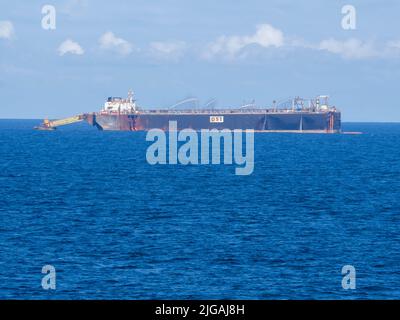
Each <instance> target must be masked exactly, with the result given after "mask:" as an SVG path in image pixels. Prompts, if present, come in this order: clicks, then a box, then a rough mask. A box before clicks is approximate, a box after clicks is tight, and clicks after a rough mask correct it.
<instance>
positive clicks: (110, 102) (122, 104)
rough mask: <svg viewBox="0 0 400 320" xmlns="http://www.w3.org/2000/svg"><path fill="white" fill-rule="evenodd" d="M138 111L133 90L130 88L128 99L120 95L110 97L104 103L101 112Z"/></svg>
mask: <svg viewBox="0 0 400 320" xmlns="http://www.w3.org/2000/svg"><path fill="white" fill-rule="evenodd" d="M135 112H137V107H136V101H135V100H134V99H133V92H132V90H129V92H128V97H127V98H126V99H123V98H120V97H109V98H108V99H107V101H106V102H105V103H104V107H103V109H102V110H101V113H135Z"/></svg>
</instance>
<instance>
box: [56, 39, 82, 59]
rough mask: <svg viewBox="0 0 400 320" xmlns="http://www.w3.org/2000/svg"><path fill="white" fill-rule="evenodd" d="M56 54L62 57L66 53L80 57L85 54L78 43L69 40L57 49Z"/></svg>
mask: <svg viewBox="0 0 400 320" xmlns="http://www.w3.org/2000/svg"><path fill="white" fill-rule="evenodd" d="M58 53H59V54H60V56H63V55H64V54H66V53H70V54H77V55H82V54H84V53H85V51H84V50H83V49H82V47H81V46H80V45H79V43H77V42H75V41H72V40H71V39H67V40H65V41H64V42H63V43H61V44H60V46H59V47H58Z"/></svg>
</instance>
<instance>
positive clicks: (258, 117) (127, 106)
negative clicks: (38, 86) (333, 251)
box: [36, 90, 341, 133]
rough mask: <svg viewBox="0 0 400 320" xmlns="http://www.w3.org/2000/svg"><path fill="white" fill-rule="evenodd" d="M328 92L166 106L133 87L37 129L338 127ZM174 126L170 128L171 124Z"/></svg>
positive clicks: (289, 129)
mask: <svg viewBox="0 0 400 320" xmlns="http://www.w3.org/2000/svg"><path fill="white" fill-rule="evenodd" d="M328 100H329V97H328V96H327V95H319V96H317V97H315V98H311V99H305V98H300V97H296V98H293V99H290V100H288V101H286V102H285V103H277V102H275V101H274V102H273V104H272V106H270V107H257V106H256V105H255V104H254V103H250V104H245V105H242V106H240V107H233V108H232V107H230V108H215V107H203V108H194V107H184V108H182V107H180V108H177V107H175V106H174V107H172V108H168V109H161V108H158V109H149V108H141V107H139V106H138V105H137V103H136V99H134V96H133V92H132V91H131V90H130V91H129V92H128V96H127V98H121V97H108V98H107V100H106V102H105V103H104V106H103V107H102V108H101V110H100V111H98V112H91V113H84V114H81V115H77V116H74V117H70V118H66V119H61V120H53V121H50V120H47V119H46V120H44V122H43V123H42V124H41V125H40V126H38V127H36V129H39V130H54V129H56V128H57V127H58V126H62V125H66V124H71V123H75V122H79V121H86V122H87V123H88V124H90V125H91V126H94V127H96V128H97V129H99V130H113V131H148V130H151V129H161V130H164V131H168V130H170V126H169V124H170V123H171V122H176V126H175V127H176V129H177V130H182V129H193V130H196V131H200V130H202V129H209V130H212V129H217V130H223V129H230V130H235V129H241V130H246V129H251V130H254V131H256V132H292V133H340V132H341V113H340V111H339V110H338V109H336V107H335V106H330V105H329V101H328ZM175 127H174V128H175Z"/></svg>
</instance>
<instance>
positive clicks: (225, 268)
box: [0, 120, 400, 300]
mask: <svg viewBox="0 0 400 320" xmlns="http://www.w3.org/2000/svg"><path fill="white" fill-rule="evenodd" d="M39 123H40V120H0V299H267V300H268V299H398V298H400V159H399V156H400V124H399V123H344V124H343V130H344V131H357V132H362V133H363V134H359V135H352V134H279V133H270V134H266V133H256V134H255V141H254V150H255V151H254V171H253V173H252V174H250V175H236V174H235V167H236V166H235V164H232V165H229V164H220V165H217V164H214V165H213V164H209V165H204V164H203V165H183V164H175V165H173V164H164V165H162V164H156V165H151V164H149V162H148V161H147V160H146V150H147V149H148V147H149V145H150V144H151V143H150V142H148V141H146V133H145V132H107V131H98V130H97V129H95V128H93V127H90V126H89V125H87V124H85V123H79V124H76V125H71V126H66V127H62V128H59V129H57V130H56V131H51V132H50V131H35V130H32V128H33V126H35V125H38V124H39ZM49 268H50V269H49ZM49 270H50V271H49ZM349 270H350V271H349ZM50 275H51V277H52V278H51V279H50V280H51V281H50V280H49V276H50ZM49 283H50V284H52V286H51V287H49V286H48V285H49ZM349 283H351V284H352V285H351V286H349V285H348V284H349ZM46 284H47V285H46Z"/></svg>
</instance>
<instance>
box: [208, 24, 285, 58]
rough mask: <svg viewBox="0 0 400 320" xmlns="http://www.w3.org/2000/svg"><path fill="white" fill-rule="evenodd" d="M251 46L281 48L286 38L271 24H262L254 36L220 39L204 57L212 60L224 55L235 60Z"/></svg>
mask: <svg viewBox="0 0 400 320" xmlns="http://www.w3.org/2000/svg"><path fill="white" fill-rule="evenodd" d="M251 44H257V45H259V46H261V47H264V48H268V47H281V46H283V44H284V36H283V33H282V31H280V30H279V29H276V28H274V27H272V26H271V25H269V24H261V25H259V26H257V30H256V32H255V33H254V34H253V35H249V36H229V37H227V36H221V37H219V38H218V39H217V40H216V41H214V42H213V43H211V44H210V45H209V46H208V48H207V51H206V52H205V54H204V57H205V58H212V57H213V56H215V55H224V56H226V57H228V58H234V57H235V56H236V55H237V54H238V53H239V52H240V51H241V50H242V49H243V48H245V47H246V46H248V45H251Z"/></svg>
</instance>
